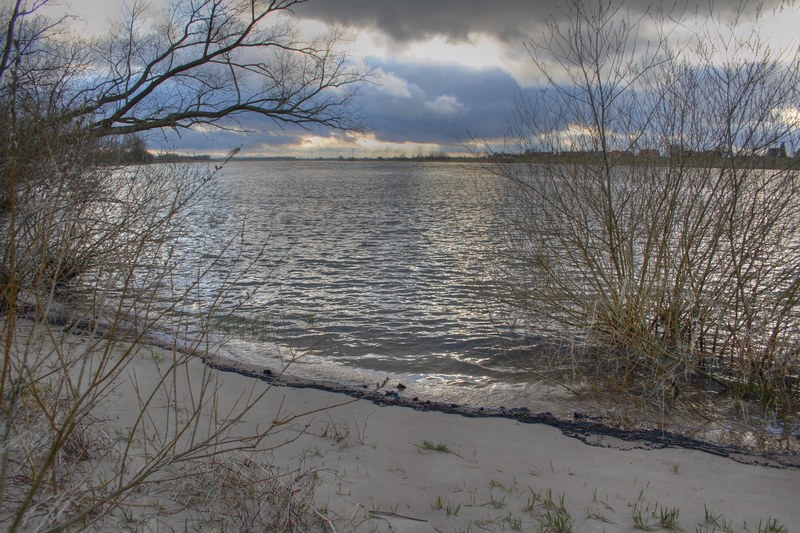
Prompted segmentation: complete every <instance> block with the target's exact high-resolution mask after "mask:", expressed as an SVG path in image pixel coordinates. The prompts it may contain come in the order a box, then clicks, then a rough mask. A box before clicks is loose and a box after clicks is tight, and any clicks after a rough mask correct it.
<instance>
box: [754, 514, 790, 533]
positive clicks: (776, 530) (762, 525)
mask: <svg viewBox="0 0 800 533" xmlns="http://www.w3.org/2000/svg"><path fill="white" fill-rule="evenodd" d="M757 531H758V533H789V530H788V529H786V526H784V525H783V524H781V523H780V522H778V520H777V519H775V518H772V517H770V518H767V520H766V521H765V522H762V521H759V522H758V530H757Z"/></svg>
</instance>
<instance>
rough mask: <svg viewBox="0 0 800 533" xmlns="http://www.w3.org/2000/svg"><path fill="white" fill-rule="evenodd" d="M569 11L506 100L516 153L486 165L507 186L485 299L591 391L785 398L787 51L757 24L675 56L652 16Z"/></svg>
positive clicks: (700, 38) (790, 204)
mask: <svg viewBox="0 0 800 533" xmlns="http://www.w3.org/2000/svg"><path fill="white" fill-rule="evenodd" d="M569 15H570V21H571V22H570V23H569V25H568V26H567V27H562V26H559V25H558V24H556V23H553V24H551V25H550V27H549V29H548V32H547V34H546V35H545V37H544V38H543V39H542V40H541V41H532V42H531V43H530V44H529V45H528V50H529V52H530V54H531V57H532V59H533V61H534V64H535V65H536V66H537V67H539V69H540V71H541V72H542V75H543V76H544V77H545V78H546V79H547V83H546V84H545V85H543V86H542V87H541V88H540V89H539V90H538V92H537V96H536V97H535V98H534V99H532V100H528V101H520V102H519V104H518V106H517V115H516V119H515V122H514V123H513V127H512V135H511V142H512V144H513V146H514V147H515V150H516V151H517V152H520V153H522V152H524V153H526V154H527V156H526V157H524V158H516V159H515V160H513V161H511V162H509V161H502V160H501V161H499V162H498V163H497V164H496V165H494V167H493V168H494V170H495V171H496V173H497V174H499V175H500V176H502V177H504V178H506V179H508V181H509V184H510V186H509V187H508V189H507V192H508V197H507V199H506V200H505V201H504V209H505V210H506V213H507V214H506V221H507V222H508V225H507V229H508V231H507V232H506V237H507V238H506V246H505V247H504V250H503V252H502V255H503V257H504V259H505V261H504V265H505V266H504V267H503V269H504V273H503V274H502V277H503V278H505V279H506V280H508V283H507V284H504V285H503V286H502V287H501V288H500V290H499V291H498V293H499V297H500V298H501V299H503V300H504V301H505V302H507V303H508V304H510V306H511V307H512V308H514V309H517V310H518V312H522V313H523V314H524V316H525V317H526V319H525V320H526V322H527V323H528V324H530V325H532V328H533V329H537V330H538V331H545V332H547V333H548V334H549V335H551V336H553V337H555V338H557V339H560V340H561V342H563V343H566V344H568V345H571V346H574V347H577V348H578V349H579V350H580V351H581V352H582V353H584V354H585V355H589V356H590V357H588V358H585V359H583V361H584V363H583V364H585V366H584V368H583V371H588V372H589V373H590V374H592V375H594V376H595V377H597V378H599V380H600V381H602V382H604V383H605V384H606V386H609V387H613V388H618V389H620V390H625V391H629V392H635V393H636V394H637V395H638V396H640V397H646V398H649V399H651V400H653V401H655V402H656V403H658V404H660V405H667V404H670V403H671V402H673V401H674V400H676V399H677V398H679V397H681V395H682V394H683V393H685V392H688V389H687V388H686V387H685V385H687V384H690V383H703V382H705V380H713V381H715V382H717V383H719V384H721V385H722V386H724V387H725V388H727V389H728V390H730V391H733V392H735V393H736V394H746V395H753V396H755V397H758V398H759V399H762V400H764V401H765V402H766V403H767V404H769V405H772V406H773V407H775V406H783V405H786V404H787V403H792V402H793V401H794V400H796V399H797V397H798V393H799V392H800V391H799V390H798V388H797V386H796V382H797V373H798V368H799V366H800V358H799V357H798V353H799V352H798V349H797V348H798V343H797V342H798V336H797V334H798V326H800V323H799V322H798V319H800V316H799V315H798V308H797V299H798V295H800V293H798V288H799V285H798V284H799V283H800V270H799V269H800V261H799V260H800V255H798V254H799V253H800V249H798V242H800V240H798V238H800V235H799V234H798V232H799V231H800V205H798V201H797V191H798V186H800V182H799V181H798V180H799V179H800V176H798V170H797V164H796V161H794V160H792V159H790V158H788V157H783V156H784V155H785V146H790V147H791V146H797V145H798V126H800V124H799V123H798V117H797V116H796V113H795V114H792V111H791V110H796V109H798V105H799V104H800V102H799V101H798V90H797V88H798V81H800V80H798V55H797V53H796V52H794V51H791V50H787V51H775V50H772V49H770V48H769V47H768V46H767V45H766V44H764V42H763V39H762V36H763V34H762V33H761V31H762V30H760V29H759V28H758V25H757V24H756V26H755V28H756V29H754V30H753V33H752V34H751V35H749V37H747V38H745V39H742V38H741V36H740V35H737V34H736V32H735V31H734V28H736V27H737V22H736V21H734V22H733V23H731V25H730V26H727V25H726V24H725V23H723V22H721V21H719V20H715V19H712V18H709V19H707V20H706V21H705V24H704V25H703V26H702V28H701V29H700V30H699V31H698V33H696V34H695V35H693V36H692V38H691V39H690V40H689V41H688V42H687V41H684V42H683V43H681V44H678V45H676V44H674V40H675V39H674V38H675V37H676V36H675V35H673V34H672V33H671V31H672V30H671V29H670V28H673V26H671V25H669V24H668V22H669V21H670V16H671V15H670V14H663V13H652V14H651V16H649V17H645V18H641V19H635V20H634V19H632V18H631V17H630V16H629V15H628V14H626V13H625V11H624V9H623V8H622V6H621V5H615V4H609V3H602V2H601V3H599V4H591V5H588V4H583V3H580V2H571V3H570V4H569ZM743 16H744V15H743V12H742V13H740V17H743ZM645 28H646V29H647V30H649V31H650V35H655V36H656V38H654V39H653V38H652V37H651V38H650V39H649V40H647V41H645V38H644V37H643V36H642V35H641V34H640V32H643V30H644V29H645ZM643 43H646V44H643ZM781 150H782V152H781Z"/></svg>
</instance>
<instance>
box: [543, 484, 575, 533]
mask: <svg viewBox="0 0 800 533" xmlns="http://www.w3.org/2000/svg"><path fill="white" fill-rule="evenodd" d="M542 505H543V506H544V515H543V516H542V526H543V529H542V528H540V531H543V532H545V531H546V532H548V533H549V532H552V533H569V532H571V531H572V526H573V525H574V524H575V519H574V518H572V515H570V513H569V511H568V510H567V506H566V504H565V502H564V494H560V495H559V496H558V501H557V502H556V501H555V500H553V492H552V491H551V490H550V489H548V490H547V496H546V497H545V500H544V503H543V504H542Z"/></svg>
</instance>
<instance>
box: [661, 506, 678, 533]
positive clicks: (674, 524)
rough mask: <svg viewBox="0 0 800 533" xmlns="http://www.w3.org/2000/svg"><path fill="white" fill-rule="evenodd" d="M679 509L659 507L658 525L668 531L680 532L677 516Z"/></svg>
mask: <svg viewBox="0 0 800 533" xmlns="http://www.w3.org/2000/svg"><path fill="white" fill-rule="evenodd" d="M680 512H681V511H680V509H678V508H677V507H671V508H668V507H663V506H662V507H661V509H660V511H659V524H660V525H661V527H663V528H664V529H669V530H670V531H680V530H681V526H680V523H679V522H678V516H679V515H680Z"/></svg>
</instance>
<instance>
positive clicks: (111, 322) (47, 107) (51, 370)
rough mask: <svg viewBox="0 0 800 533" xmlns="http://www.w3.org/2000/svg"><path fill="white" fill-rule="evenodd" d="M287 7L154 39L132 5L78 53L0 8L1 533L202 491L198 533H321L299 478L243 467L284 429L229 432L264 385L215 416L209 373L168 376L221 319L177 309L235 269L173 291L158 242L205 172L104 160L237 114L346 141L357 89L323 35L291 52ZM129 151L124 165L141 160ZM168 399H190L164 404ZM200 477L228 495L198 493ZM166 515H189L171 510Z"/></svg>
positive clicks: (187, 367) (179, 18) (231, 13)
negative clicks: (149, 375)
mask: <svg viewBox="0 0 800 533" xmlns="http://www.w3.org/2000/svg"><path fill="white" fill-rule="evenodd" d="M299 1H300V0H297V1H290V0H283V1H262V0H246V1H238V0H235V1H222V0H180V1H176V2H174V3H173V4H171V6H170V7H169V9H168V10H167V11H166V12H165V14H164V16H163V18H162V19H159V20H157V21H155V22H152V21H151V20H149V19H146V18H145V8H144V4H143V3H134V4H132V7H131V9H130V11H129V12H128V14H127V16H126V18H125V19H124V22H123V23H121V24H120V25H118V26H117V27H116V28H115V29H114V32H113V34H112V35H110V36H108V37H105V38H91V39H83V38H81V37H80V36H75V35H74V34H71V33H70V32H69V31H68V27H67V26H65V25H64V21H53V22H51V21H48V20H47V19H45V18H43V17H41V16H40V14H41V8H42V6H44V5H45V4H46V3H47V1H46V0H31V1H25V0H16V1H14V2H12V3H11V4H6V7H4V8H3V9H2V10H0V24H1V25H2V28H3V37H2V44H0V46H1V47H2V48H0V135H2V142H0V154H1V157H2V159H0V175H2V177H0V180H2V181H0V307H2V309H0V323H2V331H0V350H2V355H3V359H2V367H0V524H2V526H0V527H2V528H3V529H4V530H7V531H19V530H24V529H31V528H33V529H37V530H41V531H63V530H65V529H74V528H79V527H98V528H109V529H114V528H116V527H117V526H118V525H119V523H120V522H121V521H124V520H126V519H130V517H131V509H137V510H138V511H137V514H140V513H144V514H145V515H147V514H149V515H150V516H153V515H154V514H155V515H157V514H158V509H159V508H160V506H161V505H163V504H164V502H165V499H164V494H165V493H164V492H163V489H164V487H172V488H173V489H174V488H175V487H178V486H183V485H185V486H191V482H192V480H197V479H200V478H202V477H203V476H205V478H204V479H205V480H206V481H205V482H204V483H205V486H206V487H216V489H215V490H216V491H217V492H215V494H217V498H218V501H211V500H207V501H205V503H203V504H202V505H207V506H208V509H209V510H211V512H210V513H204V512H203V511H200V512H201V514H202V515H203V516H202V517H200V519H201V520H202V519H203V517H205V518H208V517H209V516H212V515H213V513H214V511H213V510H214V509H217V511H218V510H219V509H220V506H225V507H227V508H226V509H224V511H225V512H226V516H227V517H228V518H226V519H225V520H224V521H221V522H214V523H213V524H211V523H209V527H221V528H223V529H239V528H242V529H246V528H253V529H259V530H262V529H264V528H267V527H271V528H274V530H276V531H294V530H297V529H298V528H304V529H305V528H306V527H307V526H309V524H311V523H312V522H315V523H323V524H324V523H328V524H329V523H330V519H328V518H326V517H324V516H322V515H319V514H316V513H314V511H313V505H311V502H310V500H309V495H308V491H307V490H306V489H307V488H308V483H307V481H308V480H310V477H306V476H304V475H303V473H302V472H300V473H298V476H296V477H293V479H296V480H297V482H298V484H299V485H298V486H295V485H294V484H290V485H291V486H282V483H283V482H282V481H281V479H282V478H280V477H279V476H278V475H275V474H271V472H272V470H271V466H270V465H269V464H268V462H267V461H266V458H265V457H264V456H263V455H260V452H265V450H267V449H269V448H270V447H271V446H274V445H275V442H276V441H274V440H272V436H273V434H274V433H276V431H277V430H278V429H279V428H280V426H281V425H282V423H283V422H284V421H277V420H276V421H272V422H267V423H266V424H265V427H263V428H262V430H261V431H259V432H258V433H257V434H252V435H242V434H241V433H237V431H236V425H237V423H238V421H240V420H241V419H242V417H243V416H244V415H245V414H246V413H248V412H250V411H251V410H252V409H253V408H254V407H255V406H257V405H263V403H260V402H262V400H263V397H264V395H265V393H266V390H267V389H268V387H266V386H264V385H263V384H259V383H257V382H254V384H253V388H252V390H250V391H243V395H242V397H241V398H240V399H239V401H236V402H234V405H223V404H221V403H219V402H220V400H219V399H218V398H217V396H216V382H215V380H216V374H215V373H214V372H213V371H211V370H210V369H207V368H201V370H200V371H199V374H197V376H199V377H196V378H194V379H188V378H187V377H186V376H187V375H189V374H191V373H192V370H191V369H192V368H196V365H197V356H198V355H201V356H204V355H208V349H209V345H210V344H211V342H210V335H211V333H212V328H213V324H214V323H215V321H217V320H218V318H219V315H224V314H225V313H224V312H222V311H220V312H219V313H217V311H218V306H217V305H216V304H215V301H211V302H209V305H208V307H207V308H204V309H203V312H202V313H197V314H196V316H194V317H192V320H193V322H192V324H191V327H189V325H188V324H187V322H186V321H185V315H182V314H180V313H178V312H177V310H179V309H180V308H181V307H182V306H183V305H184V304H186V302H187V301H188V299H189V295H190V294H191V293H192V291H193V290H195V289H196V287H197V284H198V283H199V280H200V279H201V278H202V276H203V275H204V274H206V273H207V272H208V271H209V269H211V268H216V267H217V266H218V265H219V263H220V262H222V261H223V260H228V261H229V262H230V261H231V260H232V259H233V258H234V257H232V256H236V257H240V256H239V255H238V252H237V251H236V250H237V249H236V241H235V240H232V241H230V242H228V243H223V244H221V245H220V247H219V248H217V249H216V254H217V257H216V259H214V260H212V264H210V265H206V266H205V267H203V268H201V269H200V270H198V271H196V277H195V278H194V279H191V278H188V277H186V276H179V275H178V274H177V273H178V271H179V270H178V268H179V265H178V257H177V255H176V254H175V246H174V243H175V242H176V238H177V237H179V236H180V235H181V234H183V233H184V232H185V229H186V224H187V216H188V212H189V211H188V209H189V208H190V207H191V206H196V205H197V203H198V201H199V200H200V199H202V198H203V197H205V196H206V195H210V194H213V193H215V191H216V189H215V182H216V180H215V176H216V175H217V173H218V169H216V168H215V167H210V168H204V167H197V166H194V167H192V166H185V167H176V166H166V165H145V166H131V167H120V166H114V165H110V164H109V161H108V158H107V157H106V153H105V152H106V151H107V148H108V146H109V143H108V142H107V139H108V138H112V137H115V136H119V135H128V134H135V133H139V132H144V131H148V130H154V129H162V128H174V129H183V128H191V127H197V126H202V127H221V128H228V127H237V121H238V120H239V119H241V117H243V116H244V115H245V114H248V113H249V114H254V115H260V116H263V117H267V118H269V119H272V120H274V121H275V122H278V123H281V124H294V125H299V126H301V127H312V125H314V124H316V125H319V126H322V127H332V128H339V129H351V128H354V127H357V125H358V122H357V120H356V119H355V118H354V117H355V115H354V114H353V113H352V106H351V104H352V103H353V100H352V99H353V97H354V94H355V90H356V88H357V83H358V82H359V81H360V80H362V79H363V73H362V72H360V71H358V70H356V69H354V68H352V67H351V65H350V64H349V63H348V61H347V58H346V57H345V56H344V55H342V54H340V53H339V52H337V51H336V45H337V41H338V40H339V39H340V38H341V34H340V33H338V32H336V31H334V32H333V33H332V34H331V35H329V36H326V37H324V38H322V39H320V40H317V41H313V42H301V40H300V39H299V37H298V36H297V34H296V32H295V31H294V30H293V28H292V27H291V25H290V24H289V23H288V22H287V20H286V19H284V18H282V14H285V13H288V12H289V11H290V10H291V7H292V6H293V5H295V4H297V3H299ZM129 146H130V150H131V151H137V150H138V151H139V152H141V148H142V147H141V143H137V141H135V140H133V141H131V142H130V143H129ZM241 258H242V259H246V260H245V261H243V263H246V264H249V265H252V264H253V262H254V261H257V260H258V257H257V256H256V257H252V256H251V257H246V258H244V257H241ZM244 268H245V269H247V267H244ZM244 274H245V273H244V272H242V271H238V270H237V271H232V270H231V271H228V272H227V273H226V274H225V275H224V276H223V277H224V278H225V279H227V280H228V281H229V282H234V281H235V280H236V279H237V276H242V275H244ZM265 282H266V281H265ZM222 285H223V286H222V287H221V288H220V291H221V292H220V294H219V295H218V298H222V296H223V294H222V292H224V290H225V284H224V283H223V284H222ZM157 331H158V332H162V333H163V332H172V333H174V334H175V342H174V345H173V347H172V349H171V350H167V351H166V352H159V351H158V350H156V351H155V352H153V351H152V350H151V349H150V348H147V347H146V346H145V345H144V344H145V343H146V342H149V341H152V339H153V336H152V334H153V333H154V332H157ZM143 357H145V358H150V359H152V363H153V364H154V365H157V367H158V378H157V379H156V380H155V383H151V384H150V385H145V384H144V383H140V382H139V381H138V380H137V379H135V376H132V375H131V373H130V368H131V364H132V363H133V362H134V361H136V360H141V359H142V358H143ZM123 389H127V396H126V397H127V398H131V399H134V400H135V401H134V403H135V405H125V406H122V408H121V409H119V410H118V412H122V413H125V414H127V415H132V418H130V420H129V421H128V423H126V425H124V426H119V425H115V423H114V422H113V420H112V421H109V420H104V419H103V416H104V411H103V410H104V408H106V407H107V406H109V405H111V404H113V403H114V398H115V394H117V393H118V392H120V391H122V390H123ZM184 391H188V392H186V395H187V397H188V398H190V400H188V401H187V402H188V403H186V404H185V405H178V403H176V399H177V398H180V397H181V396H182V395H183V394H184ZM163 404H166V405H169V406H171V407H170V409H171V410H170V413H169V414H168V416H166V417H165V418H164V417H161V416H160V415H158V414H157V413H156V411H157V410H159V409H161V408H160V407H159V405H163ZM279 440H280V439H279ZM243 454H246V455H243ZM243 458H244V459H243ZM207 470H212V471H216V472H218V473H219V474H220V475H222V474H224V475H225V476H230V477H226V479H225V481H224V483H223V482H222V480H221V479H213V480H211V481H209V476H208V473H207ZM231 487H238V488H236V489H231ZM179 488H180V487H179ZM170 490H172V489H170ZM181 490H183V489H181ZM240 491H245V492H240ZM242 495H245V496H244V498H242ZM195 496H196V495H194V494H187V495H185V498H184V499H185V500H186V501H191V500H193V499H194V498H195ZM233 501H235V505H230V504H229V503H223V502H233ZM179 508H180V509H183V510H185V509H186V508H187V506H186V505H185V506H183V507H180V506H178V507H174V508H173V509H172V511H175V510H177V509H179ZM145 510H148V511H145Z"/></svg>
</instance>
